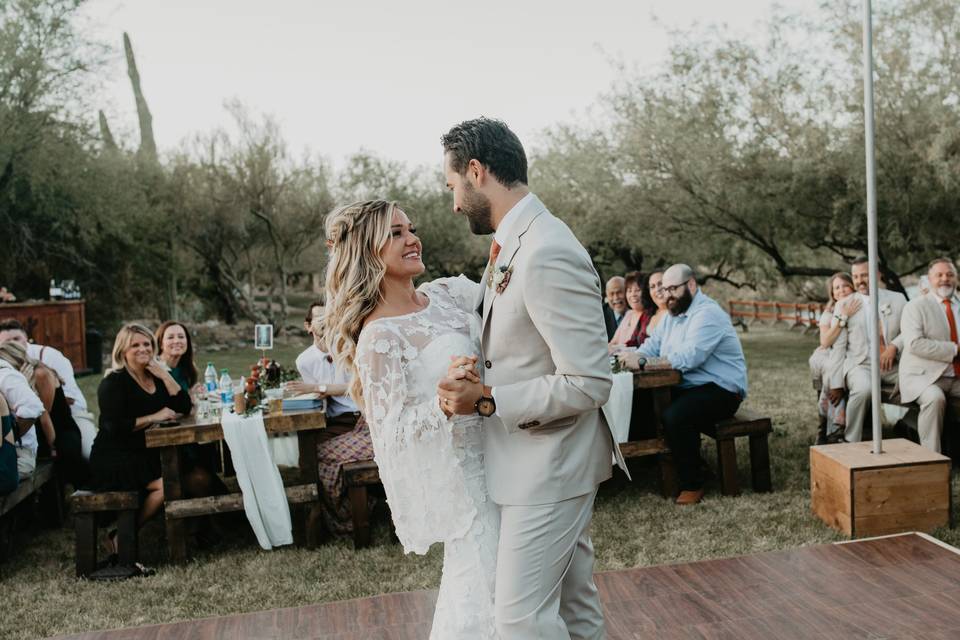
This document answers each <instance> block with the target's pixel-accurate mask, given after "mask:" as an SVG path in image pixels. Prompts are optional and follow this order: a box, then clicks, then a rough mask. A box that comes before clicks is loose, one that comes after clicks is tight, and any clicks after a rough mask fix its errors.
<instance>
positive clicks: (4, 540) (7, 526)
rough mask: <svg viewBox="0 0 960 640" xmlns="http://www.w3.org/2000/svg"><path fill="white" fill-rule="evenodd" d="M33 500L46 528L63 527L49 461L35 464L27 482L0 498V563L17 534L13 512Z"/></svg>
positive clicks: (56, 484) (55, 480)
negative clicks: (36, 502)
mask: <svg viewBox="0 0 960 640" xmlns="http://www.w3.org/2000/svg"><path fill="white" fill-rule="evenodd" d="M33 497H36V498H37V499H38V500H39V502H40V512H41V515H42V516H43V518H44V520H45V521H46V523H47V524H49V525H51V526H60V524H62V523H63V500H62V499H61V497H60V483H59V482H57V474H56V473H55V472H54V468H53V461H52V460H40V461H37V468H36V469H35V470H34V472H33V474H32V475H31V476H30V477H29V478H24V479H23V480H21V481H20V484H19V485H17V488H16V489H14V490H13V491H12V492H10V493H8V494H7V495H5V496H0V522H2V523H3V524H2V526H0V559H3V558H5V557H6V556H7V555H8V553H9V552H10V550H11V548H12V546H13V541H14V534H15V532H16V530H17V524H16V518H17V516H16V513H15V512H14V510H15V509H16V508H17V507H18V506H20V504H22V503H24V502H25V501H26V500H27V499H28V498H33Z"/></svg>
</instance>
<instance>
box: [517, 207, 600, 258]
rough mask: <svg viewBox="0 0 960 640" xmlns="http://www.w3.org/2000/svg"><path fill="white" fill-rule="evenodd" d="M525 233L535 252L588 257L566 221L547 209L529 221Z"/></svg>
mask: <svg viewBox="0 0 960 640" xmlns="http://www.w3.org/2000/svg"><path fill="white" fill-rule="evenodd" d="M526 235H527V236H528V237H529V240H527V243H529V245H530V246H531V248H532V249H533V251H534V252H536V253H546V254H549V255H569V256H571V257H573V256H575V257H578V258H587V259H589V254H588V253H587V250H586V249H585V248H584V246H583V245H582V244H581V243H580V241H579V240H578V239H577V236H576V235H574V233H573V231H572V230H571V229H570V227H568V226H567V223H566V222H564V221H563V220H561V219H560V218H558V217H556V216H555V215H553V214H552V213H550V211H549V210H547V209H544V211H543V212H542V213H541V214H540V215H539V216H537V218H536V219H535V220H534V221H533V222H532V223H531V225H530V227H529V229H528V230H527V234H526Z"/></svg>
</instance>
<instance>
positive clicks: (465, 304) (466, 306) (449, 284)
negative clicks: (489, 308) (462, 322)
mask: <svg viewBox="0 0 960 640" xmlns="http://www.w3.org/2000/svg"><path fill="white" fill-rule="evenodd" d="M429 286H433V287H440V288H442V289H445V290H446V292H447V293H448V294H449V295H450V297H451V298H452V299H453V301H454V303H456V305H457V307H458V308H460V309H462V310H463V311H467V312H470V313H476V311H477V307H478V306H479V304H478V303H480V302H482V300H478V296H479V295H480V285H479V284H477V283H476V282H474V281H473V280H471V279H470V278H468V277H467V276H465V275H463V274H460V275H459V276H456V277H454V278H437V279H436V280H434V281H433V282H431V283H430V285H429Z"/></svg>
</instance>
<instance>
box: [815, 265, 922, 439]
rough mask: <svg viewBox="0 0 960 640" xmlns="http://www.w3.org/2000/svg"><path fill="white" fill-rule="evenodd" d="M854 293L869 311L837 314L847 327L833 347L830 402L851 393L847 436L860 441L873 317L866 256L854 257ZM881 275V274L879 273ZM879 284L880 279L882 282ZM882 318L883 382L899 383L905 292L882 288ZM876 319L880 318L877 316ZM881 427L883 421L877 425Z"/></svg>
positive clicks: (867, 394)
mask: <svg viewBox="0 0 960 640" xmlns="http://www.w3.org/2000/svg"><path fill="white" fill-rule="evenodd" d="M852 276H853V284H854V286H855V287H856V289H857V293H856V294H854V295H856V296H858V297H860V299H861V303H862V304H863V306H864V307H865V310H866V311H867V313H858V314H856V315H853V316H850V317H848V318H846V319H844V318H842V317H841V318H835V319H834V322H836V323H837V324H839V325H840V326H841V328H842V329H843V330H842V331H841V332H840V334H839V335H838V336H837V339H836V341H835V342H834V343H833V347H832V348H831V349H830V357H829V360H828V364H827V367H828V375H829V379H830V390H829V391H828V396H829V398H830V402H831V403H832V404H833V405H834V406H837V405H839V404H840V402H841V401H842V400H843V394H844V390H846V393H847V409H846V426H845V428H844V433H843V437H844V440H845V441H846V442H859V441H860V440H861V439H862V438H863V424H864V420H865V419H866V414H867V410H868V408H869V406H870V399H871V395H872V394H871V383H870V333H871V332H870V324H871V319H872V318H873V309H872V305H870V304H869V301H868V299H867V297H866V294H865V293H864V292H869V285H870V269H869V266H868V264H867V262H866V259H865V258H860V259H857V260H856V261H854V263H853V268H852ZM876 277H877V278H879V277H880V274H879V273H877V274H876ZM878 284H879V282H878ZM878 298H879V311H880V318H879V322H878V323H877V327H878V330H879V332H878V337H879V339H880V363H879V364H880V374H881V380H882V382H884V383H886V384H890V385H894V384H896V383H897V378H898V374H897V356H898V353H899V352H900V350H901V349H902V347H903V337H902V336H901V335H900V316H901V314H902V312H903V308H904V307H905V306H906V303H907V300H906V298H905V297H904V296H903V294H902V293H895V292H892V291H887V290H886V289H879V290H878ZM873 321H874V322H876V320H873ZM875 426H876V428H880V425H875Z"/></svg>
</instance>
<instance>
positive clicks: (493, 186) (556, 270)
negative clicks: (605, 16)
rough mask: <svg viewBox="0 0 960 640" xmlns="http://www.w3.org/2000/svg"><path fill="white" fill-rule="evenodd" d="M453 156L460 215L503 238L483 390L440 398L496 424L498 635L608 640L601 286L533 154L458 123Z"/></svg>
mask: <svg viewBox="0 0 960 640" xmlns="http://www.w3.org/2000/svg"><path fill="white" fill-rule="evenodd" d="M443 147H444V152H445V153H444V165H445V166H444V168H445V173H446V178H447V186H448V188H450V189H451V190H452V191H453V199H454V211H455V212H457V213H462V214H463V215H464V216H465V217H466V218H467V219H468V222H469V224H470V228H471V230H472V231H473V232H474V233H476V234H488V233H494V241H493V243H492V245H491V251H490V258H489V262H488V268H487V271H486V274H485V282H484V283H483V286H482V287H481V289H482V295H481V296H480V297H479V298H478V299H477V301H476V304H477V308H478V310H479V311H480V312H481V317H482V335H481V345H482V353H483V356H482V358H483V362H482V371H483V378H484V379H483V381H481V382H474V383H470V382H467V381H454V380H449V379H448V380H445V381H442V382H441V383H440V388H439V393H440V395H441V397H442V398H445V399H449V400H450V401H451V403H452V405H453V406H454V408H453V411H454V412H455V413H459V414H473V413H480V415H482V416H484V417H485V418H486V420H485V421H484V438H485V442H484V455H485V467H486V476H487V487H488V489H489V492H490V497H491V498H492V500H493V501H494V502H495V503H496V504H497V505H498V506H499V507H500V515H501V527H500V545H499V549H498V558H497V584H496V597H495V605H494V609H495V615H496V626H497V631H498V633H499V634H500V637H501V638H502V639H503V640H512V639H514V638H517V639H520V638H524V639H526V638H549V639H551V640H554V639H566V638H590V639H600V638H604V637H605V635H604V628H603V615H602V612H601V608H600V602H599V598H598V595H597V589H596V586H595V584H594V581H593V545H592V543H591V540H590V534H589V525H590V520H591V516H592V513H593V501H594V497H595V496H596V492H597V486H598V485H599V484H600V483H601V482H603V481H604V480H606V479H607V478H609V477H610V475H611V451H615V452H616V453H617V454H618V453H619V450H618V449H617V448H616V445H615V444H614V442H613V436H612V434H611V431H610V428H609V426H608V425H607V421H606V419H605V418H604V416H603V413H602V412H601V411H600V407H601V406H602V405H603V404H604V403H605V402H606V400H607V396H608V395H609V393H610V388H611V385H612V382H611V372H610V364H609V361H608V357H607V347H606V336H605V333H604V323H603V311H602V306H601V304H602V300H601V293H600V279H599V277H598V276H597V272H596V271H595V270H594V268H593V264H592V262H591V260H590V256H589V255H588V254H587V252H586V250H585V249H584V248H583V246H582V245H581V244H580V243H579V242H578V241H577V239H576V238H575V237H574V235H573V233H572V232H571V231H570V229H569V228H568V227H567V226H566V225H565V224H564V223H563V222H561V221H560V220H558V219H557V218H555V217H554V216H553V215H551V213H550V212H549V211H547V208H546V207H545V206H544V205H543V203H542V202H541V201H540V200H539V199H538V198H537V197H536V196H535V195H533V194H532V193H530V191H529V190H528V188H527V175H526V173H527V172H526V156H525V154H524V151H523V147H522V145H521V144H520V141H519V140H518V139H517V137H516V136H515V135H514V134H513V132H512V131H510V129H508V128H507V126H506V125H505V124H503V123H502V122H498V121H495V120H488V119H485V118H480V119H478V120H471V121H468V122H464V123H461V124H460V125H457V126H456V127H454V128H453V129H451V130H450V132H449V133H447V135H445V136H444V137H443ZM618 460H619V461H620V462H621V463H622V457H620V456H618Z"/></svg>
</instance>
